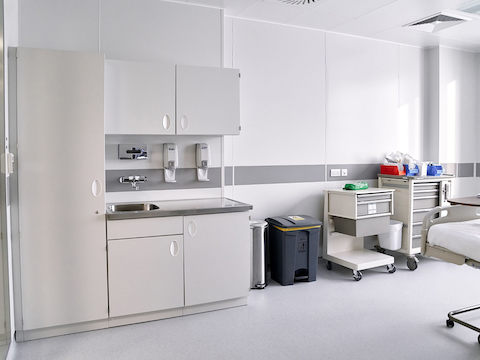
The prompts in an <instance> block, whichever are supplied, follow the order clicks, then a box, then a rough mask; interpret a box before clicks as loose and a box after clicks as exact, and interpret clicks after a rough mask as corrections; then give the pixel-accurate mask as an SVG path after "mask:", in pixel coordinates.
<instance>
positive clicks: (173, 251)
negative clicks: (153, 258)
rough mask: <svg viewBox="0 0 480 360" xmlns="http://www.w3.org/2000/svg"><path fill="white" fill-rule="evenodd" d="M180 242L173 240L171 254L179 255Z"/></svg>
mask: <svg viewBox="0 0 480 360" xmlns="http://www.w3.org/2000/svg"><path fill="white" fill-rule="evenodd" d="M178 249H179V247H178V242H176V241H175V240H173V241H172V242H171V243H170V254H171V255H172V256H177V255H178Z"/></svg>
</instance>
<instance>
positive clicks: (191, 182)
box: [105, 163, 480, 192]
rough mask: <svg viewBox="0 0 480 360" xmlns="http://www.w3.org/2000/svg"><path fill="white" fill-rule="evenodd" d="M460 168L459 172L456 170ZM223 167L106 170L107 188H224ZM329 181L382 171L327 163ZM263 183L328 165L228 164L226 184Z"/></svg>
mask: <svg viewBox="0 0 480 360" xmlns="http://www.w3.org/2000/svg"><path fill="white" fill-rule="evenodd" d="M475 165H476V168H477V177H480V163H477V164H474V163H461V164H456V163H449V164H442V166H443V168H444V172H445V173H447V174H454V175H455V176H458V177H473V175H474V171H473V170H474V166H475ZM331 169H340V171H341V170H342V169H347V173H348V175H347V176H334V177H332V176H330V174H331ZM457 169H458V171H457ZM220 171H221V168H211V169H209V170H208V173H209V176H208V177H209V179H210V181H209V182H200V181H197V171H196V169H177V173H176V179H177V182H176V183H165V181H164V177H163V169H158V170H152V169H146V170H107V171H106V172H105V177H106V181H105V182H106V191H107V192H117V191H135V190H134V189H133V188H132V186H131V185H129V184H121V183H120V182H119V181H118V179H119V178H120V176H127V175H145V176H147V178H148V181H147V182H146V183H145V184H140V189H139V191H142V190H143V191H145V190H173V189H200V188H216V187H221V177H220ZM327 171H328V172H327V181H358V180H375V179H377V175H378V174H379V173H380V165H379V164H338V165H328V166H327ZM234 172H235V185H261V184H288V183H303V182H322V181H325V165H278V166H235V167H232V166H226V167H225V185H226V186H231V185H233V177H234Z"/></svg>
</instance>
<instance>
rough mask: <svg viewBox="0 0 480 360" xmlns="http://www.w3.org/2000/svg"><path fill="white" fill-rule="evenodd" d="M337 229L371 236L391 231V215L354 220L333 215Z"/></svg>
mask: <svg viewBox="0 0 480 360" xmlns="http://www.w3.org/2000/svg"><path fill="white" fill-rule="evenodd" d="M332 218H333V223H334V225H335V231H338V232H341V233H344V234H347V235H351V236H356V237H362V236H370V235H376V234H382V233H386V232H389V231H390V216H378V217H373V218H367V219H360V220H353V219H346V218H342V217H338V216H332Z"/></svg>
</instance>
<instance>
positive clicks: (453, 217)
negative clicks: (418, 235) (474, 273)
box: [422, 205, 480, 343]
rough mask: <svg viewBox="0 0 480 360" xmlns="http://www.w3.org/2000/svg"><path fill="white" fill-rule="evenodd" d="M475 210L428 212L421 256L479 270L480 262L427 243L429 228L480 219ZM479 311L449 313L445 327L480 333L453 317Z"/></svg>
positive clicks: (477, 306)
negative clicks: (462, 328) (457, 327)
mask: <svg viewBox="0 0 480 360" xmlns="http://www.w3.org/2000/svg"><path fill="white" fill-rule="evenodd" d="M477 210H478V211H479V212H480V208H478V207H475V206H462V205H456V206H447V207H436V208H435V209H433V210H431V211H429V212H428V213H427V214H426V215H425V218H424V219H423V225H422V254H423V255H425V256H430V257H435V258H437V259H441V260H444V261H447V262H450V263H453V264H457V265H464V264H466V265H469V266H471V267H473V268H475V269H480V262H478V261H475V260H473V259H470V258H468V257H465V256H463V255H461V254H457V253H454V252H452V251H450V250H448V249H445V248H443V247H441V246H432V245H430V244H429V243H428V230H429V229H430V227H431V226H433V225H436V224H441V223H447V222H460V221H468V220H475V219H480V214H477ZM479 309H480V305H476V306H471V307H468V308H463V309H459V310H454V311H450V312H449V313H448V315H447V316H448V319H447V326H448V327H453V325H455V323H459V324H460V325H463V326H465V327H468V328H469V329H472V330H474V331H476V332H478V333H480V328H478V327H476V326H474V325H472V324H470V323H467V322H464V321H462V320H460V319H458V318H457V317H455V315H458V314H463V313H466V312H469V311H473V310H479ZM478 342H479V343H480V335H479V336H478Z"/></svg>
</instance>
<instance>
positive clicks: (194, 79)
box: [176, 65, 240, 135]
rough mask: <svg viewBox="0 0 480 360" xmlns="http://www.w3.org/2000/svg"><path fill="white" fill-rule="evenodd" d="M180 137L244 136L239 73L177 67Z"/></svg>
mask: <svg viewBox="0 0 480 360" xmlns="http://www.w3.org/2000/svg"><path fill="white" fill-rule="evenodd" d="M176 125H177V134H182V135H183V134H184V135H190V134H192V135H193V134H195V135H238V134H240V80H239V71H238V70H237V69H223V68H211V67H199V66H184V65H177V123H176Z"/></svg>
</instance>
